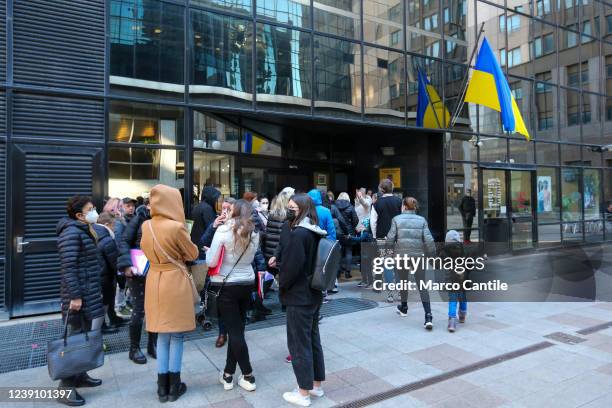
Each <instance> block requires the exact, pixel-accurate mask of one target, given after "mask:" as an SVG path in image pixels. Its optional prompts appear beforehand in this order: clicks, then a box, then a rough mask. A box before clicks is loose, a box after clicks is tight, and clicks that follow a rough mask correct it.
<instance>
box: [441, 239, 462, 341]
mask: <svg viewBox="0 0 612 408" xmlns="http://www.w3.org/2000/svg"><path fill="white" fill-rule="evenodd" d="M444 241H445V243H444V249H443V250H442V253H441V256H442V258H453V259H455V258H460V257H464V256H465V250H464V248H463V244H462V241H461V236H460V235H459V233H458V232H457V231H455V230H450V231H448V232H447V233H446V238H445V240H444ZM468 273H469V272H468V271H467V270H465V271H463V272H462V273H459V272H458V271H456V270H455V271H453V270H450V271H446V282H448V283H459V284H460V285H461V286H462V289H461V290H458V291H451V292H449V293H448V331H449V332H451V333H453V332H454V331H455V330H456V329H457V303H458V304H459V323H465V318H466V316H467V298H466V293H465V289H463V282H464V281H465V280H466V279H467V278H468V276H467V275H468Z"/></svg>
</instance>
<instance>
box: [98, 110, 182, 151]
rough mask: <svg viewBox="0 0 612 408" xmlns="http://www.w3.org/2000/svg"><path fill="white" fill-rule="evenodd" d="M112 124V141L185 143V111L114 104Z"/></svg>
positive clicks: (110, 128) (111, 111) (110, 137)
mask: <svg viewBox="0 0 612 408" xmlns="http://www.w3.org/2000/svg"><path fill="white" fill-rule="evenodd" d="M108 125H109V138H108V139H109V141H111V142H122V143H142V144H164V145H182V144H184V136H183V109H182V108H177V107H174V106H165V105H152V104H145V103H136V102H127V101H111V102H110V113H109V115H108Z"/></svg>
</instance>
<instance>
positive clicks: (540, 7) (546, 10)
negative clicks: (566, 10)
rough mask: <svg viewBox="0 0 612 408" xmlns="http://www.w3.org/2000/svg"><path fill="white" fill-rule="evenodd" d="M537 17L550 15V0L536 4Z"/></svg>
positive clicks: (542, 0)
mask: <svg viewBox="0 0 612 408" xmlns="http://www.w3.org/2000/svg"><path fill="white" fill-rule="evenodd" d="M536 9H537V13H538V14H537V15H538V16H540V17H542V16H544V15H547V14H550V0H538V1H537V2H536Z"/></svg>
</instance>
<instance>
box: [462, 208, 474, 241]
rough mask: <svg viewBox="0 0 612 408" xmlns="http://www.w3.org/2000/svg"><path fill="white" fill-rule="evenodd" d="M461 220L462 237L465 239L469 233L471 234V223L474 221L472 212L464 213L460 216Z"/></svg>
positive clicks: (467, 238) (468, 238)
mask: <svg viewBox="0 0 612 408" xmlns="http://www.w3.org/2000/svg"><path fill="white" fill-rule="evenodd" d="M461 219H462V221H463V228H464V230H463V238H464V239H465V240H467V241H469V240H470V235H471V234H472V224H473V223H474V214H472V213H466V214H463V215H462V217H461Z"/></svg>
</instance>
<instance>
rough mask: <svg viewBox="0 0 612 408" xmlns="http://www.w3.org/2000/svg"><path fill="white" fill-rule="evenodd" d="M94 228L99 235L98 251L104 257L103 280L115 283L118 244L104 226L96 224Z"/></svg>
mask: <svg viewBox="0 0 612 408" xmlns="http://www.w3.org/2000/svg"><path fill="white" fill-rule="evenodd" d="M93 227H94V230H95V231H96V234H97V235H98V250H99V251H100V255H101V257H102V270H101V273H102V276H101V279H102V281H103V282H104V281H105V282H107V283H108V282H114V279H115V275H116V274H117V258H118V257H119V250H118V249H117V243H116V242H115V239H114V237H113V236H112V235H111V233H110V232H109V230H108V229H107V228H106V227H105V226H104V225H100V224H94V226H93Z"/></svg>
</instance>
